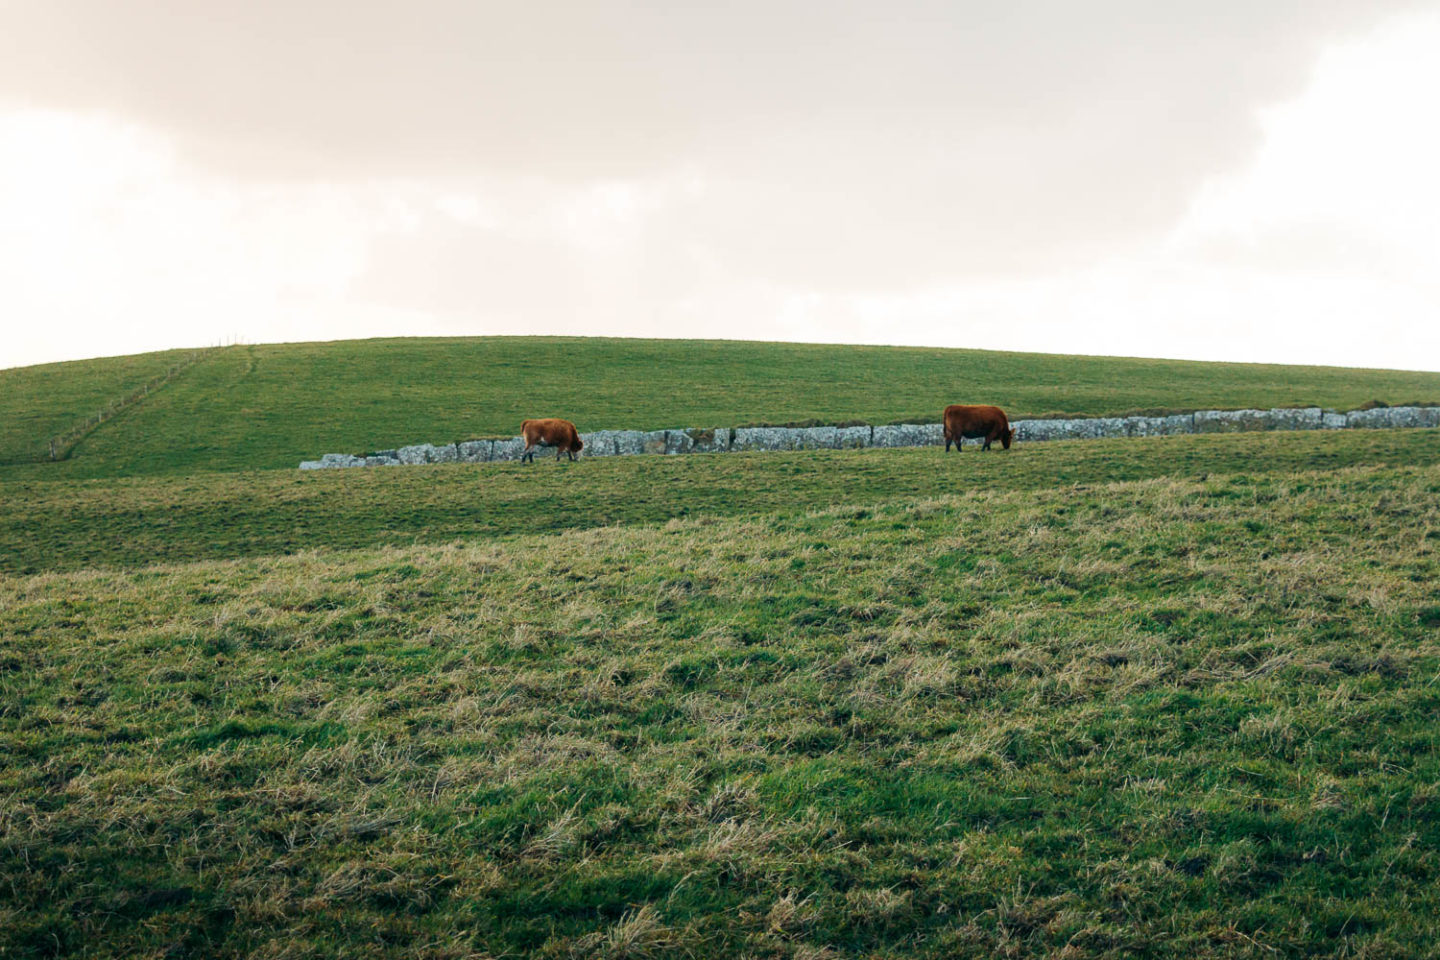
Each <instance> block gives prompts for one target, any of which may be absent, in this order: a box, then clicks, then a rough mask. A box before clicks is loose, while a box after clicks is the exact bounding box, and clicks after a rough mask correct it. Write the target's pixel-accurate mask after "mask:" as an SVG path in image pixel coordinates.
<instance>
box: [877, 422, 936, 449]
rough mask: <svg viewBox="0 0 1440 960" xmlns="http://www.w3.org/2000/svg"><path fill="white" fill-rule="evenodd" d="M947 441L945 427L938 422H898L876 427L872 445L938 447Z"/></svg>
mask: <svg viewBox="0 0 1440 960" xmlns="http://www.w3.org/2000/svg"><path fill="white" fill-rule="evenodd" d="M944 443H945V431H944V428H943V427H941V426H940V424H938V423H896V424H887V425H886V426H883V427H876V428H875V429H874V431H873V433H872V434H871V438H870V445H871V446H872V447H936V446H942V445H943V444H944Z"/></svg>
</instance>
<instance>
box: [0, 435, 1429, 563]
mask: <svg viewBox="0 0 1440 960" xmlns="http://www.w3.org/2000/svg"><path fill="white" fill-rule="evenodd" d="M1436 463H1440V437H1437V435H1436V431H1434V430H1346V431H1333V432H1332V431H1324V432H1320V431H1315V432H1309V431H1306V432H1296V433H1248V434H1230V435H1212V436H1181V437H1155V438H1149V439H1134V440H1086V441H1072V442H1065V443H1048V444H1023V443H1022V444H1017V445H1016V446H1015V447H1013V448H1012V449H1010V450H1008V451H1003V452H1000V451H998V448H997V450H996V451H995V452H991V453H987V454H982V453H978V452H975V451H967V452H965V453H960V454H956V453H952V454H950V455H949V456H948V457H947V456H946V455H944V454H943V453H942V452H941V451H940V450H939V449H938V448H935V447H929V448H917V449H897V450H819V451H811V452H798V453H753V454H738V453H733V454H729V453H727V454H695V455H691V456H680V457H659V456H644V457H607V458H600V459H595V460H582V461H579V462H577V463H555V462H553V461H548V460H542V461H541V462H538V463H535V464H521V463H516V462H510V463H494V464H458V465H457V464H448V465H434V466H425V467H382V468H373V469H366V470H324V471H306V472H303V473H302V472H300V471H298V470H267V471H255V472H249V473H233V474H198V475H194V476H189V477H136V478H126V479H119V480H82V481H63V482H35V481H17V482H12V483H8V484H0V491H3V494H4V495H3V496H0V572H11V573H39V572H43V571H47V570H73V569H77V568H82V567H97V566H105V567H125V566H135V565H146V564H157V563H175V562H182V561H191V560H205V559H222V558H236V557H257V556H269V555H276V554H287V553H295V552H298V551H303V550H331V549H337V548H338V549H343V548H354V547H365V546H375V545H381V544H383V545H390V546H406V545H413V544H416V543H445V542H449V541H452V540H476V539H493V538H496V537H514V536H520V535H524V534H529V533H551V534H556V535H559V534H562V533H564V532H566V531H571V530H577V529H586V528H590V527H603V526H616V525H628V524H635V523H656V522H664V521H666V520H670V519H674V518H683V517H689V516H712V517H718V516H752V517H754V516H761V515H769V514H795V513H803V512H805V511H808V510H814V509H818V508H823V507H831V506H839V505H843V504H856V503H862V504H863V503H875V502H881V501H885V500H892V499H896V498H903V497H937V496H950V495H956V494H964V495H975V494H984V493H991V492H997V491H1010V490H1032V489H1044V488H1065V487H1069V486H1071V485H1075V484H1082V485H1093V484H1103V483H1109V482H1114V481H1121V480H1138V479H1145V478H1151V477H1161V476H1179V477H1185V476H1192V477H1193V476H1198V475H1200V474H1204V473H1220V472H1228V473H1258V472H1276V471H1279V472H1287V471H1297V470H1305V469H1316V468H1322V467H1323V468H1336V467H1347V466H1362V465H1368V466H1375V465H1391V466H1405V465H1432V464H1436ZM563 542H564V541H563V540H560V539H557V540H556V543H557V549H563V547H561V546H559V544H562V543H563Z"/></svg>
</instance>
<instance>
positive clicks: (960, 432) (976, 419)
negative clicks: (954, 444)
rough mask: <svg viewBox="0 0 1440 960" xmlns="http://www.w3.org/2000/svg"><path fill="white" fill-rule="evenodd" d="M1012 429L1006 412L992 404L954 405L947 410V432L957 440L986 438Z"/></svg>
mask: <svg viewBox="0 0 1440 960" xmlns="http://www.w3.org/2000/svg"><path fill="white" fill-rule="evenodd" d="M1008 429H1010V419H1009V418H1008V417H1006V416H1005V411H1004V410H1001V409H1000V408H999V407H995V406H991V405H990V404H964V403H952V404H951V405H950V406H948V407H946V408H945V432H946V433H947V434H949V435H950V436H952V437H955V438H956V439H959V438H960V437H962V436H965V437H977V436H985V435H987V434H990V433H992V432H996V433H1003V432H1004V431H1006V430H1008Z"/></svg>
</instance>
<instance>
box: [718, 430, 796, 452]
mask: <svg viewBox="0 0 1440 960" xmlns="http://www.w3.org/2000/svg"><path fill="white" fill-rule="evenodd" d="M790 432H791V431H790V430H789V429H787V428H785V427H736V428H735V439H733V440H731V441H730V449H731V450H739V451H746V450H789V449H792V448H791V443H792V442H793V441H792V440H791V437H790Z"/></svg>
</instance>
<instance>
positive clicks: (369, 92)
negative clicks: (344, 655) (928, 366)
mask: <svg viewBox="0 0 1440 960" xmlns="http://www.w3.org/2000/svg"><path fill="white" fill-rule="evenodd" d="M0 2H5V0H0ZM1412 6H1414V4H1410V3H1406V2H1403V0H1394V2H1382V3H1374V2H1370V3H1360V2H1352V0H1322V2H1316V3H1308V4H1305V5H1297V4H1291V3H1240V2H1217V3H1211V4H1206V5H1199V4H1195V5H1188V4H1187V5H1161V6H1156V5H1154V4H1145V3H1139V2H1119V0H1109V2H1101V3H1097V4H1086V5H1080V4H1072V3H1061V2H1059V0H1048V2H1032V3H1019V4H1016V3H998V2H996V3H966V4H954V3H945V4H941V3H928V2H918V0H911V2H904V3H896V4H889V5H885V6H883V7H882V6H880V5H877V4H858V3H832V4H823V5H822V4H809V3H798V2H791V0H777V2H774V3H768V4H763V5H762V4H739V5H733V4H730V5H724V6H718V5H709V6H706V7H703V8H702V7H695V8H689V7H686V6H683V5H677V4H672V5H664V6H661V5H648V6H647V5H635V4H608V3H603V2H599V3H584V4H579V3H577V4H568V5H567V4H556V3H539V4H518V5H497V4H488V3H473V2H466V3H461V2H442V0H419V2H415V3H407V4H403V5H402V4H398V3H374V2H371V3H363V2H352V3H346V4H340V3H335V2H329V0H313V2H308V3H286V4H280V3H278V2H270V0H259V2H252V3H247V4H234V5H230V8H229V9H226V10H224V11H223V13H217V10H216V8H215V7H214V6H213V5H208V4H193V3H188V2H180V0H173V2H160V0H135V2H132V3H127V4H123V5H120V4H111V3H106V2H101V0H90V2H81V0H47V2H38V0H8V2H7V6H6V20H7V26H9V27H13V29H9V30H7V32H6V34H5V35H4V36H3V37H0V141H3V142H0V222H3V223H4V224H5V229H4V230H3V231H0V311H3V312H4V313H5V314H6V315H14V316H26V317H34V318H44V320H45V322H44V323H34V324H30V325H27V326H26V328H25V330H23V331H22V333H21V334H20V335H17V336H14V337H11V338H9V339H8V340H7V342H6V343H5V344H4V345H3V346H4V349H5V355H4V356H0V365H3V364H5V363H8V362H25V361H33V360H36V359H48V358H52V357H56V356H79V355H97V354H101V353H114V352H126V351H130V350H138V349H148V348H155V347H161V346H169V345H174V344H177V343H195V342H213V341H214V340H215V339H218V338H221V337H224V336H227V335H230V334H237V333H238V334H240V335H241V336H243V337H245V338H247V339H250V340H277V339H323V338H329V337H346V336H363V335H374V334H381V333H388V334H399V333H416V334H419V333H437V334H438V333H592V334H622V335H659V336H707V337H715V336H723V337H754V338H762V339H774V338H784V339H807V340H827V341H868V342H894V343H901V342H903V343H930V344H938V345H969V346H987V347H997V348H1014V349H1038V350H1063V351H1073V352H1117V353H1128V354H1151V355H1172V356H1194V357H1207V358H1214V359H1271V360H1286V359H1293V360H1297V361H1298V360H1306V359H1309V360H1318V361H1329V362H1354V363H1384V364H1389V365H1398V366H1416V365H1429V366H1440V356H1434V357H1433V359H1431V360H1427V359H1426V357H1427V356H1429V355H1426V354H1424V353H1423V351H1420V352H1417V351H1405V352H1396V351H1395V348H1394V346H1393V342H1392V344H1391V345H1390V346H1389V347H1388V348H1387V347H1386V346H1385V344H1384V343H1383V340H1384V339H1385V338H1387V337H1388V338H1390V339H1391V340H1392V341H1393V340H1394V339H1397V338H1399V337H1400V336H1402V335H1403V336H1410V338H1411V339H1412V340H1413V339H1414V337H1413V336H1412V335H1411V334H1410V333H1409V332H1408V329H1409V327H1413V326H1414V325H1415V324H1416V323H1417V322H1418V318H1421V317H1425V316H1431V317H1433V315H1434V311H1435V309H1436V307H1437V306H1440V291H1437V290H1436V289H1435V284H1434V281H1431V280H1428V279H1427V278H1428V276H1429V273H1430V272H1431V271H1430V270H1429V265H1430V264H1433V262H1434V261H1435V255H1436V253H1437V252H1440V247H1437V243H1436V230H1437V229H1440V228H1437V227H1436V224H1437V223H1440V200H1437V197H1436V193H1435V187H1434V181H1433V176H1432V173H1431V171H1433V169H1434V167H1435V161H1436V159H1437V157H1436V153H1435V150H1434V140H1433V138H1429V139H1427V138H1428V137H1429V134H1428V131H1429V126H1428V125H1427V124H1425V123H1424V122H1423V118H1422V115H1421V112H1420V111H1422V110H1423V109H1425V108H1427V106H1428V104H1427V103H1426V100H1427V98H1428V92H1427V91H1429V90H1431V89H1434V88H1435V86H1436V85H1437V83H1440V76H1437V75H1436V74H1435V71H1434V68H1433V67H1430V66H1428V64H1430V62H1431V60H1432V58H1431V57H1430V55H1429V51H1430V50H1432V49H1433V48H1434V44H1435V43H1437V42H1440V28H1437V27H1436V23H1437V19H1436V17H1435V16H1434V15H1433V14H1431V15H1428V16H1426V15H1422V16H1408V15H1407V16H1396V15H1395V14H1396V11H1403V10H1408V9H1410V8H1411V7H1412ZM1427 8H1428V9H1430V10H1432V11H1433V9H1434V4H1429V5H1428V6H1427ZM1380 23H1383V24H1385V26H1383V27H1382V28H1380V29H1379V30H1378V32H1370V31H1372V29H1373V28H1374V26H1375V25H1376V24H1380ZM1341 41H1343V42H1341ZM1427 311H1428V312H1427ZM1360 315H1368V320H1367V322H1369V323H1370V324H1371V325H1372V326H1373V328H1374V329H1376V330H1378V331H1382V333H1383V336H1382V337H1380V338H1379V339H1378V340H1376V341H1375V342H1372V343H1368V344H1362V345H1360V346H1358V347H1355V348H1344V347H1337V346H1336V343H1335V338H1334V337H1333V336H1331V337H1330V338H1328V341H1327V338H1326V337H1324V336H1316V335H1314V331H1315V330H1316V329H1317V324H1318V325H1321V326H1324V325H1326V324H1328V325H1330V326H1328V327H1325V329H1329V330H1339V329H1341V328H1342V326H1343V325H1344V324H1345V323H1347V322H1349V323H1353V321H1354V318H1355V317H1356V316H1360ZM80 343H83V344H84V345H85V346H84V348H83V350H82V349H81V348H79V347H77V346H76V344H80ZM1327 343H1328V346H1327ZM1386 349H1389V351H1390V352H1389V353H1386V352H1385V350H1386Z"/></svg>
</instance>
